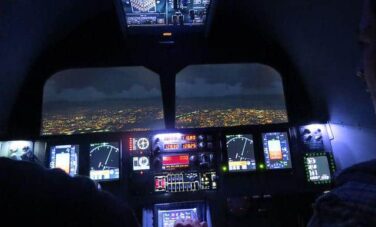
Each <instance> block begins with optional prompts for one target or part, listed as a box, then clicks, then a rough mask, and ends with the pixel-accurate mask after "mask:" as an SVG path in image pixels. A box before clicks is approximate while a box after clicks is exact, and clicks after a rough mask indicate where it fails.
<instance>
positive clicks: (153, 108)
mask: <svg viewBox="0 0 376 227" xmlns="http://www.w3.org/2000/svg"><path fill="white" fill-rule="evenodd" d="M164 128H165V123H164V113H163V103H162V93H161V86H160V80H159V76H158V75H157V74H156V73H154V72H152V71H150V70H148V69H146V68H145V67H119V68H87V69H71V70H65V71H61V72H58V73H56V74H55V75H53V76H52V77H51V78H50V79H49V80H48V81H47V82H46V84H45V86H44V94H43V110H42V129H41V134H42V135H71V134H82V133H96V132H120V131H145V130H154V129H164Z"/></svg>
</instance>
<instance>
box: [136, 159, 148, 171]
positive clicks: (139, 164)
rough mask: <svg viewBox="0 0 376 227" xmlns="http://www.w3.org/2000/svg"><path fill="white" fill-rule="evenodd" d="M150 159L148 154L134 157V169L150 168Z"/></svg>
mask: <svg viewBox="0 0 376 227" xmlns="http://www.w3.org/2000/svg"><path fill="white" fill-rule="evenodd" d="M149 169H150V159H149V157H147V156H141V157H133V171H138V170H149Z"/></svg>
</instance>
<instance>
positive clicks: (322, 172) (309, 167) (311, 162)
mask: <svg viewBox="0 0 376 227" xmlns="http://www.w3.org/2000/svg"><path fill="white" fill-rule="evenodd" d="M304 164H305V167H306V173H307V178H308V179H307V180H308V181H309V182H314V183H330V181H331V174H330V167H329V162H328V158H327V157H326V156H325V155H322V156H312V157H304Z"/></svg>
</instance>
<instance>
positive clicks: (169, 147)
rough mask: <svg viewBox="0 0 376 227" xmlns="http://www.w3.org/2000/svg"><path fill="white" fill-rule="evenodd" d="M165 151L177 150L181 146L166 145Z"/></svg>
mask: <svg viewBox="0 0 376 227" xmlns="http://www.w3.org/2000/svg"><path fill="white" fill-rule="evenodd" d="M164 149H165V150H177V149H179V144H165V145H164Z"/></svg>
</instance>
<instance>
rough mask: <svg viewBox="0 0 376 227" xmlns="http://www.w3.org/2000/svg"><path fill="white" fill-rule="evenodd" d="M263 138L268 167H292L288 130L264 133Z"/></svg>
mask: <svg viewBox="0 0 376 227" xmlns="http://www.w3.org/2000/svg"><path fill="white" fill-rule="evenodd" d="M262 140H263V149H264V158H265V165H266V168H267V169H289V168H291V167H292V165H291V156H290V147H289V142H288V135H287V133H286V132H269V133H263V134H262Z"/></svg>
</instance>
